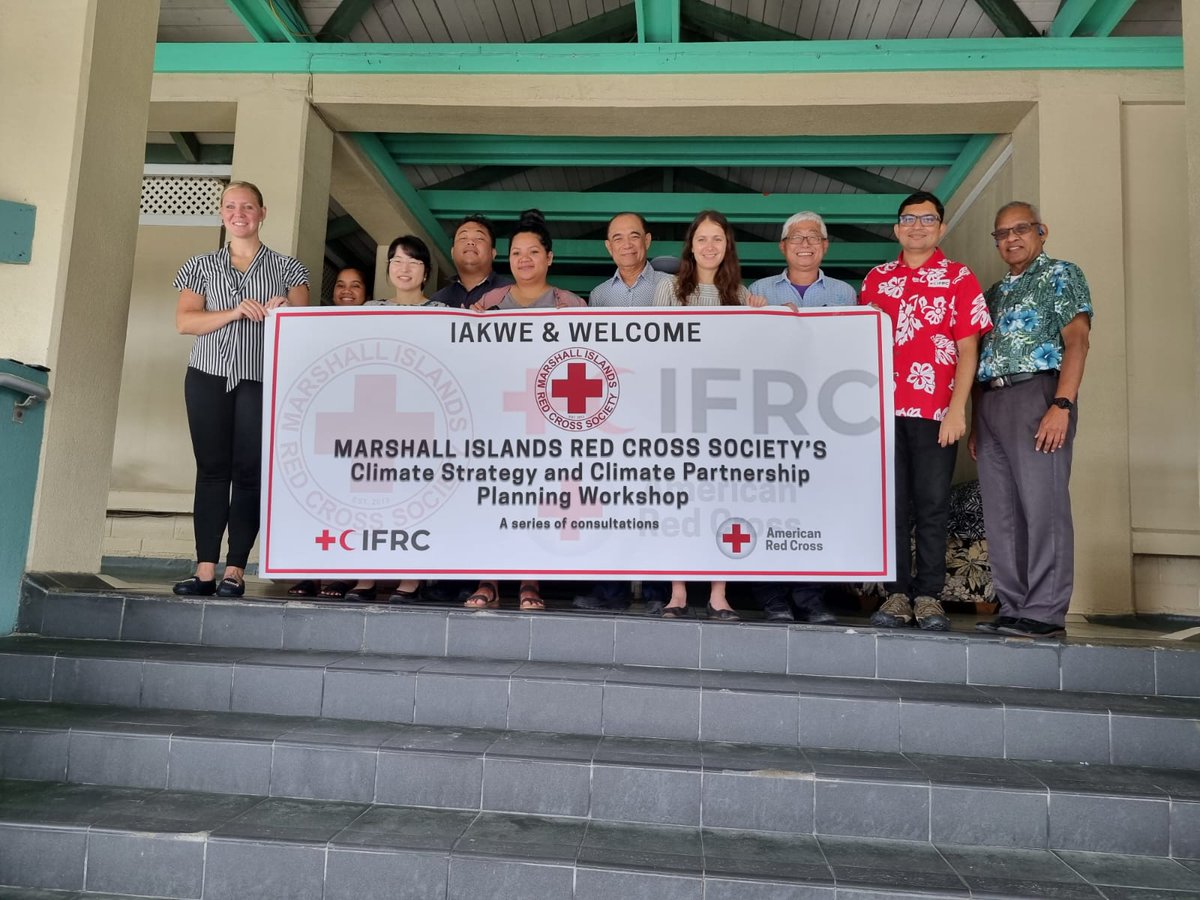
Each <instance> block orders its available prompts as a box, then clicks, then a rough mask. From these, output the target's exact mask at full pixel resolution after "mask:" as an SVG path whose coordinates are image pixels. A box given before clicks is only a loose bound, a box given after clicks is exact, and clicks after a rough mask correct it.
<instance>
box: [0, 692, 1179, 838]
mask: <svg viewBox="0 0 1200 900" xmlns="http://www.w3.org/2000/svg"><path fill="white" fill-rule="evenodd" d="M0 778H8V779H24V780H44V781H59V782H70V783H73V784H94V785H106V786H110V787H138V788H157V789H168V790H185V791H202V792H207V793H211V794H246V795H254V796H260V797H267V796H270V797H277V798H292V799H305V800H339V801H352V802H359V803H371V804H387V805H404V806H424V807H435V808H441V809H460V810H469V811H475V812H501V813H526V814H543V815H554V816H562V817H570V818H583V819H590V820H592V821H601V822H617V823H640V824H655V825H682V826H692V827H712V828H733V829H741V830H754V831H760V832H779V833H787V834H817V835H841V836H849V837H876V838H890V839H897V840H908V841H932V842H935V843H944V844H971V845H974V844H983V843H987V844H990V845H992V846H997V847H1013V848H1028V849H1061V850H1098V851H1105V852H1112V853H1124V854H1135V855H1149V856H1176V857H1184V858H1189V857H1196V858H1200V772H1195V771H1186V770H1180V769H1153V768H1137V767H1128V766H1104V765H1092V766H1081V765H1078V764H1072V763H1053V762H1020V763H1018V762H1013V761H1008V760H980V759H975V758H970V757H953V756H933V755H926V754H902V753H870V752H861V751H847V750H817V749H809V750H799V749H795V748H791V749H788V748H782V747H769V746H761V745H745V744H729V743H714V742H698V741H665V740H646V739H635V738H619V737H594V736H593V737H587V736H582V735H563V734H548V733H513V732H503V731H494V730H484V729H452V728H446V727H434V726H414V725H383V724H376V723H362V722H350V721H341V720H330V719H309V718H296V717H283V716H261V715H246V714H239V713H208V712H190V711H178V710H174V711H172V710H162V711H145V710H138V709H111V708H104V707H86V706H65V705H55V704H39V703H16V702H5V703H0Z"/></svg>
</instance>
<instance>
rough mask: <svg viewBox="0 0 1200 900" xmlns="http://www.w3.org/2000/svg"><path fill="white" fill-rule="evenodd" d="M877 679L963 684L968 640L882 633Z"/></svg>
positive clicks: (879, 640)
mask: <svg viewBox="0 0 1200 900" xmlns="http://www.w3.org/2000/svg"><path fill="white" fill-rule="evenodd" d="M876 654H877V659H878V672H879V677H880V678H895V679H899V680H902V681H934V682H938V683H939V684H965V683H966V681H967V642H966V641H957V640H956V641H950V640H942V639H938V640H921V639H918V638H914V637H911V636H909V635H890V634H881V635H879V636H878V642H877V644H876Z"/></svg>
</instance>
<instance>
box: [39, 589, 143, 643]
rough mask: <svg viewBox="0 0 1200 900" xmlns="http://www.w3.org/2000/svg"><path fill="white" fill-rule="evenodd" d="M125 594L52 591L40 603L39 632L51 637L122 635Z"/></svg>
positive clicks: (102, 637)
mask: <svg viewBox="0 0 1200 900" xmlns="http://www.w3.org/2000/svg"><path fill="white" fill-rule="evenodd" d="M124 612H125V598H124V597H114V596H107V597H105V596H99V595H86V594H85V595H79V594H52V595H50V596H49V597H47V598H46V600H45V603H44V605H43V607H42V627H41V633H42V634H45V635H51V636H54V637H65V638H91V639H99V640H116V639H117V638H119V637H120V636H121V617H122V615H123V614H124Z"/></svg>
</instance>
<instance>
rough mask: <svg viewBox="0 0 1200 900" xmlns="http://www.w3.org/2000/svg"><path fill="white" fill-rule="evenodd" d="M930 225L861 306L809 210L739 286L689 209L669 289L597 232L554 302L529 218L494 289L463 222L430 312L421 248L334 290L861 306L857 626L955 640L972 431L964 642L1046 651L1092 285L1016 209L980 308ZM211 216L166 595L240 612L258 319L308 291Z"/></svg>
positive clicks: (402, 243)
mask: <svg viewBox="0 0 1200 900" xmlns="http://www.w3.org/2000/svg"><path fill="white" fill-rule="evenodd" d="M944 215H945V210H944V208H943V206H942V203H941V201H940V200H939V199H938V198H937V197H936V196H934V195H933V194H930V193H927V192H924V191H918V192H916V193H914V194H912V195H911V196H909V197H908V198H906V199H905V200H904V202H903V203H902V204H901V205H900V207H899V210H898V212H897V218H896V223H895V224H894V226H893V232H894V234H895V236H896V239H897V241H898V242H899V245H900V253H899V255H898V257H897V258H896V259H894V260H890V261H888V262H885V263H883V264H881V265H879V266H876V267H875V268H874V269H872V270H871V271H870V272H869V273H868V274H867V276H866V278H865V279H864V281H863V284H862V291H861V294H856V292H855V290H854V288H853V287H852V286H851V285H849V284H847V283H846V282H844V281H839V280H838V279H836V278H832V277H830V276H828V275H826V274H825V272H824V271H823V270H822V268H821V263H822V261H823V259H824V256H825V253H826V251H827V250H828V248H829V233H828V229H827V227H826V225H825V223H824V221H823V220H822V219H821V216H820V215H818V214H817V213H815V212H799V213H796V214H795V215H793V216H792V217H791V218H789V219H788V220H787V221H786V222H785V223H784V224H783V228H782V232H781V237H780V241H779V249H780V252H781V253H782V255H783V257H784V259H785V261H786V268H785V269H784V270H783V272H782V273H781V274H779V275H776V276H771V277H768V278H762V279H759V280H758V281H755V282H754V283H752V284H751V285H749V287H746V286H744V285H743V283H742V276H741V267H740V264H739V261H738V255H737V245H736V240H735V236H734V232H733V228H732V227H731V226H730V224H729V222H728V220H727V219H726V218H725V217H724V216H723V215H721V213H719V212H716V211H715V210H704V211H702V212H700V213H699V214H698V215H697V216H696V217H695V219H694V220H693V221H692V223H691V225H690V226H689V227H688V229H687V232H686V234H685V236H684V240H683V247H682V252H681V254H680V257H679V260H678V265H677V271H676V272H675V273H674V274H667V273H666V272H663V271H659V270H658V269H657V268H655V267H654V266H653V265H651V263H650V262H649V250H650V247H651V243H652V235H651V233H650V228H649V225H648V224H647V222H646V220H645V218H644V217H643V216H641V215H640V214H638V213H634V212H622V213H618V214H617V215H615V216H613V217H612V219H611V220H610V221H609V223H608V229H607V237H606V240H605V247H606V248H607V250H608V252H609V254H610V255H611V257H612V259H613V262H614V263H615V264H616V271H615V272H614V273H613V275H612V276H611V277H609V278H608V279H606V280H605V281H603V282H601V283H600V284H599V285H597V286H596V287H595V288H594V289H593V290H592V291H591V292H590V294H589V298H588V300H587V301H586V302H585V301H584V300H583V299H582V298H580V297H578V296H576V295H575V294H573V293H571V292H570V291H566V290H562V289H560V288H557V287H554V286H553V285H552V284H551V283H550V280H549V270H550V267H551V264H552V262H553V259H554V253H553V240H552V238H551V235H550V232H549V230H548V229H547V227H546V222H545V220H544V218H543V217H542V215H541V213H539V212H538V211H537V210H529V211H527V212H525V213H523V214H522V216H521V219H520V221H519V222H518V223H517V225H516V228H515V230H514V231H513V232H512V234H511V238H510V249H509V268H510V271H511V273H512V277H511V278H510V277H507V276H505V275H503V274H501V273H499V272H497V271H495V269H494V260H495V257H496V233H495V228H494V226H493V224H492V223H491V222H490V221H489V220H488V219H487V218H486V217H484V216H480V215H473V216H468V217H466V218H464V219H463V220H462V221H461V222H460V223H458V225H457V227H456V229H455V231H454V237H453V243H452V245H451V258H452V260H453V262H454V265H455V270H456V271H455V274H454V277H453V278H452V279H451V281H450V282H449V283H448V284H447V285H446V286H445V287H443V288H442V289H441V290H439V291H437V292H436V293H434V294H433V295H432V297H427V296H426V293H425V291H426V287H427V285H428V282H429V275H430V271H431V259H430V253H429V249H428V247H427V246H426V245H425V243H424V242H423V241H422V240H421V239H420V238H417V237H415V236H411V235H406V236H402V237H399V238H397V239H396V240H395V241H393V242H392V243H391V245H390V246H389V248H388V254H387V272H388V281H389V283H390V284H391V286H392V288H393V289H394V296H393V297H392V298H391V299H387V300H372V299H370V293H371V292H370V280H369V279H368V277H367V273H365V272H363V271H361V270H358V269H354V268H349V269H343V270H342V271H341V272H340V273H339V274H338V277H337V281H336V283H335V286H334V291H333V303H334V304H335V305H362V304H374V305H390V306H401V307H402V306H415V305H438V306H447V307H454V308H469V309H472V310H476V311H480V312H482V311H486V310H492V309H534V308H578V307H584V306H588V307H592V308H606V307H632V306H656V307H657V306H664V307H684V306H755V307H761V306H766V305H790V306H792V307H793V308H796V309H803V308H812V307H822V306H852V305H854V304H855V303H860V304H870V305H872V306H874V307H876V308H878V309H880V310H881V311H882V312H883V313H885V314H886V315H887V316H888V318H889V319H890V321H891V323H892V330H893V343H894V346H893V363H894V372H895V416H896V419H895V486H896V487H895V510H896V551H897V552H896V559H897V560H898V561H899V564H898V566H897V573H896V580H895V582H893V583H892V584H890V585H889V586H888V587H889V593H888V596H887V598H886V600H885V601H884V602H883V603H882V605H881V606H880V608H879V609H878V610H876V612H875V613H874V614H873V615H872V617H871V623H872V624H873V625H875V626H878V627H883V628H898V627H906V626H910V625H913V624H915V625H917V626H918V627H920V628H922V629H925V630H930V631H944V630H947V629H948V628H949V625H950V623H949V620H948V618H947V617H946V614H945V611H944V609H943V608H942V604H941V600H940V597H941V593H942V590H943V588H944V584H945V576H946V568H945V552H946V530H947V523H948V519H949V511H950V506H949V498H950V487H951V479H952V476H953V472H954V466H955V459H956V445H957V444H958V442H959V441H961V440H962V439H963V438H964V437H966V436H967V435H968V433H969V435H970V437H969V439H968V445H969V450H970V452H971V455H972V457H973V458H975V459H976V461H977V464H978V469H979V479H980V486H981V491H982V496H983V505H984V520H985V525H986V528H987V535H988V543H989V556H990V560H991V568H992V579H993V584H994V588H995V596H996V598H997V600H998V601H999V606H1000V609H999V615H998V616H997V617H996V618H995V619H994V620H991V621H986V622H980V623H979V624H978V625H977V626H976V627H977V628H978V629H980V630H983V631H989V632H998V633H1004V634H1014V635H1020V636H1026V637H1053V636H1057V635H1061V634H1062V633H1063V632H1064V625H1065V617H1066V612H1067V607H1068V605H1069V602H1070V597H1071V589H1072V580H1073V555H1074V538H1073V532H1072V525H1071V511H1070V497H1069V495H1068V481H1069V477H1070V469H1071V450H1072V443H1073V439H1074V434H1075V426H1076V421H1077V411H1076V401H1077V396H1078V391H1079V386H1080V382H1081V380H1082V377H1083V369H1084V362H1085V359H1086V356H1087V350H1088V335H1089V333H1090V326H1091V318H1092V306H1091V299H1090V295H1089V291H1088V286H1087V282H1086V280H1085V279H1084V277H1083V274H1082V272H1081V271H1080V270H1079V268H1078V267H1077V266H1075V265H1073V264H1071V263H1068V262H1063V261H1060V260H1054V259H1051V258H1050V257H1048V256H1047V254H1046V253H1045V250H1044V246H1045V243H1046V240H1047V238H1048V236H1049V228H1048V226H1047V225H1046V224H1045V223H1044V222H1043V221H1041V215H1040V214H1039V212H1038V210H1037V208H1036V207H1035V206H1033V205H1032V204H1030V203H1026V202H1022V201H1016V202H1013V203H1009V204H1006V205H1005V206H1004V207H1002V208H1001V209H1000V210H999V212H998V213H997V215H996V220H995V231H993V232H992V238H993V240H994V241H995V245H996V247H997V250H998V251H999V254H1000V256H1001V258H1002V259H1003V261H1004V262H1005V263H1006V265H1007V266H1008V270H1009V273H1008V275H1007V276H1006V277H1005V278H1003V279H1002V280H1001V281H999V282H998V283H996V284H995V285H993V286H992V287H991V288H990V289H989V290H988V291H987V292H986V294H985V292H983V291H982V289H981V287H980V285H979V282H978V281H977V280H976V278H975V275H974V274H973V273H972V272H971V270H970V269H969V268H968V267H967V266H965V265H963V264H962V263H959V262H954V261H951V260H950V259H948V258H947V257H946V256H945V254H944V253H943V252H942V251H941V249H940V243H941V241H942V239H943V237H944V236H945V234H946V223H945V221H944ZM221 218H222V221H223V223H224V225H225V229H226V233H227V235H228V238H229V242H228V244H227V245H226V246H225V247H223V248H221V249H220V250H217V251H215V252H213V253H209V254H204V255H201V256H197V257H193V258H192V259H190V260H188V262H187V263H186V264H185V265H184V266H183V268H182V269H181V270H180V272H179V275H178V277H177V278H176V281H175V286H176V288H177V289H178V290H179V292H180V295H179V305H178V311H177V325H178V328H179V331H180V332H181V333H185V334H193V335H196V342H195V344H194V346H193V349H192V353H191V356H190V357H189V361H188V370H187V374H186V377H185V387H184V395H185V401H186V405H187V411H188V420H189V425H190V430H191V435H192V443H193V448H194V450H195V455H196V467H197V474H196V497H195V510H194V512H195V518H194V521H195V531H196V549H197V560H198V562H197V566H196V570H195V574H194V575H193V576H192V577H191V578H188V579H185V580H184V581H181V582H179V583H178V584H176V585H175V588H174V590H175V593H176V594H181V595H211V594H214V593H215V594H217V595H219V596H226V597H236V596H241V595H242V594H243V593H244V591H245V576H244V573H245V566H246V560H247V557H248V555H249V552H250V549H251V546H252V544H253V542H254V540H255V537H256V536H257V532H258V524H259V522H258V515H259V513H258V509H259V506H258V496H259V472H260V443H259V442H260V434H261V415H262V361H263V352H262V341H263V322H264V320H265V318H266V314H267V310H269V309H273V308H276V307H279V306H282V305H285V304H290V305H304V304H306V303H307V302H308V272H307V271H306V270H305V268H304V266H302V265H301V264H300V263H299V262H297V261H296V260H294V259H291V258H289V257H286V256H282V255H280V254H278V253H275V252H273V251H271V250H269V249H268V248H266V247H265V246H263V244H262V243H261V241H260V240H259V238H258V230H259V227H260V226H261V224H262V222H263V221H264V220H265V218H266V207H265V205H264V203H263V198H262V195H261V193H260V192H259V191H258V189H257V188H256V187H255V186H254V185H251V184H249V183H246V182H232V183H231V184H230V185H229V186H228V188H227V189H226V190H225V193H224V194H223V196H222V199H221ZM972 398H973V399H972ZM969 399H971V400H972V403H971V409H972V417H973V420H974V421H973V424H972V425H971V426H970V427H968V421H967V408H968V400H969ZM226 531H227V532H228V542H229V547H228V552H227V555H226V565H225V569H224V572H223V574H222V579H221V581H220V582H219V583H218V582H217V580H216V567H217V562H218V559H219V554H220V547H221V541H222V537H223V536H224V535H225V533H226ZM910 536H911V537H910ZM910 541H911V543H910ZM913 545H915V553H914V551H913ZM452 587H455V586H452ZM753 587H754V594H755V597H756V599H757V600H758V602H759V603H760V604H761V605H762V607H763V610H764V612H765V614H766V617H767V619H769V620H773V621H794V620H796V619H797V618H799V619H801V620H804V621H808V622H814V623H818V624H828V623H832V622H834V621H836V620H835V617H834V616H833V615H832V614H831V613H830V612H829V610H828V609H827V608H826V606H825V605H824V603H823V601H822V594H823V586H822V585H820V584H817V583H792V584H759V585H754V586H753ZM419 591H420V584H419V583H418V582H417V581H411V580H410V581H401V582H399V583H398V584H396V585H395V586H394V587H393V588H392V589H391V590H390V592H385V591H383V590H381V589H380V586H379V585H376V583H375V582H372V581H359V582H357V583H354V584H351V583H349V582H325V583H321V582H316V581H302V582H300V583H298V584H297V585H295V586H293V587H292V588H291V590H290V591H289V593H291V594H293V595H301V596H320V597H323V598H326V599H339V598H344V599H346V600H351V601H360V602H371V601H378V600H384V601H385V602H386V601H390V602H411V601H413V600H415V599H416V598H417V597H418V595H419ZM462 591H463V592H469V593H468V596H466V598H465V600H464V601H463V602H464V603H465V605H466V606H467V607H468V608H471V609H493V608H496V607H497V606H498V605H499V603H500V585H499V584H498V583H497V582H495V581H490V580H485V581H482V582H480V583H479V584H478V585H476V586H474V589H473V590H472V588H471V587H470V586H465V587H462ZM642 598H643V602H644V604H645V608H646V611H647V612H648V613H649V614H657V615H661V616H663V617H664V618H683V617H685V616H686V615H687V612H688V607H687V585H686V584H685V583H683V582H675V583H670V584H667V583H660V582H646V583H643V585H642ZM630 601H631V586H630V585H629V584H628V583H623V582H618V581H607V582H599V583H597V584H596V585H595V586H594V588H593V592H592V594H590V595H588V596H585V597H579V598H576V600H575V605H576V606H579V607H583V608H587V609H621V608H625V607H627V606H629V604H630ZM518 605H519V608H521V609H524V610H540V609H543V608H544V603H543V601H542V598H541V593H540V589H539V585H538V583H537V582H536V581H533V580H523V581H521V582H520V583H519V586H518ZM707 613H708V615H709V616H710V617H711V618H715V619H718V620H734V619H737V618H738V614H737V613H736V612H735V611H734V610H733V608H732V607H731V606H730V604H729V602H728V600H727V598H726V592H725V584H724V583H722V582H714V583H713V584H712V585H711V586H710V589H709V597H708V603H707Z"/></svg>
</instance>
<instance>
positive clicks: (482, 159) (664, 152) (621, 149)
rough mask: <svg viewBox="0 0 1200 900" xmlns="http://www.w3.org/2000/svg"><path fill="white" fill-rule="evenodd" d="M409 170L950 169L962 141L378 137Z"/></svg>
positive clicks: (941, 138)
mask: <svg viewBox="0 0 1200 900" xmlns="http://www.w3.org/2000/svg"><path fill="white" fill-rule="evenodd" d="M381 140H382V141H383V143H384V146H386V147H387V148H388V150H389V151H391V153H392V154H393V156H394V157H395V159H396V161H397V162H399V163H402V164H408V165H533V166H563V165H574V166H630V167H633V166H636V167H643V166H789V167H792V166H804V167H807V166H821V165H824V166H839V165H840V166H949V165H952V164H953V163H954V161H955V160H956V159H958V157H959V154H960V153H961V152H962V148H963V146H964V144H965V143H966V140H967V139H966V137H965V136H963V135H893V136H869V137H842V136H838V137H828V136H808V135H806V136H798V137H791V136H789V137H777V136H769V137H707V138H705V139H704V140H702V141H699V140H697V139H696V138H694V137H573V136H572V137H550V136H540V135H504V134H408V135H382V136H381Z"/></svg>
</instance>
